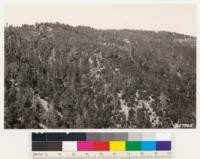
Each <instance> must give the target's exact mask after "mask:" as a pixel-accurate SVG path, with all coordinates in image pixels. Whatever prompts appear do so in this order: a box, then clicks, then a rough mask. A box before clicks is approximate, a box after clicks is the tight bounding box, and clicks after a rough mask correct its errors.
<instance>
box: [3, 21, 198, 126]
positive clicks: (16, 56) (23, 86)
mask: <svg viewBox="0 0 200 159" xmlns="http://www.w3.org/2000/svg"><path fill="white" fill-rule="evenodd" d="M195 104H196V39H195V38H194V37H190V36H186V35H181V34H176V33H170V32H153V31H140V30H95V29H93V28H90V27H84V26H78V27H72V26H69V25H64V24H60V23H56V24H52V23H41V24H36V25H30V26H29V25H23V26H21V27H12V26H7V27H5V127H6V128H159V127H162V128H172V127H174V128H175V127H176V128H177V127H178V128H179V127H195V126H196V124H195V123H196V105H195Z"/></svg>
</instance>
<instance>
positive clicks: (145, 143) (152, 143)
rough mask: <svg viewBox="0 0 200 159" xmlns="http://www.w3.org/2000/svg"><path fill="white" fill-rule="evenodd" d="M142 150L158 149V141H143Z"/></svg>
mask: <svg viewBox="0 0 200 159" xmlns="http://www.w3.org/2000/svg"><path fill="white" fill-rule="evenodd" d="M141 151H156V142H155V141H141Z"/></svg>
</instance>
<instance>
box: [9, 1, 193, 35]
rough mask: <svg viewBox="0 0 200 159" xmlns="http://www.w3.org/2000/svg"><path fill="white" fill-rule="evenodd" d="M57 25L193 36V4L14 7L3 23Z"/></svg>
mask: <svg viewBox="0 0 200 159" xmlns="http://www.w3.org/2000/svg"><path fill="white" fill-rule="evenodd" d="M36 22H60V23H65V24H69V25H73V26H77V25H84V26H90V27H94V28H97V29H142V30H154V31H170V32H177V33H182V34H187V35H193V36H196V6H195V4H187V3H186V4H56V5H55V4H48V5H44V4H37V5H36V4H26V5H23V4H15V5H7V6H6V7H5V23H8V24H11V25H14V26H19V25H22V24H35V23H36Z"/></svg>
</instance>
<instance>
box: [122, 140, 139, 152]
mask: <svg viewBox="0 0 200 159" xmlns="http://www.w3.org/2000/svg"><path fill="white" fill-rule="evenodd" d="M140 150H141V142H140V141H127V142H126V151H140Z"/></svg>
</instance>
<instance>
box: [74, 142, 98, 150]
mask: <svg viewBox="0 0 200 159" xmlns="http://www.w3.org/2000/svg"><path fill="white" fill-rule="evenodd" d="M77 145H78V151H93V149H94V146H93V145H94V144H93V142H91V141H78V143H77Z"/></svg>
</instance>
